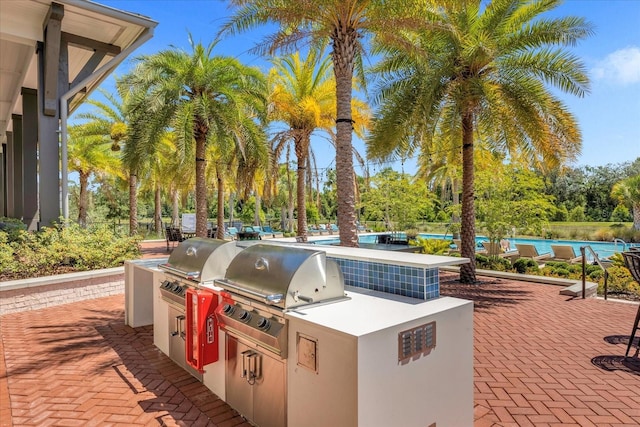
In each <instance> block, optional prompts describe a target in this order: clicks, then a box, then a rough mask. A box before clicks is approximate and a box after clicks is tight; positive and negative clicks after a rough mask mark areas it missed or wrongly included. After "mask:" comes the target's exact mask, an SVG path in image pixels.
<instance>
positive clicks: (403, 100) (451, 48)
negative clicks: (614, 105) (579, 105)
mask: <svg viewBox="0 0 640 427" xmlns="http://www.w3.org/2000/svg"><path fill="white" fill-rule="evenodd" d="M559 2H560V1H559V0H557V1H556V0H545V1H541V0H540V1H538V0H534V1H531V0H494V1H493V2H491V3H490V4H488V5H484V4H482V2H480V1H468V2H458V3H456V2H453V3H451V4H445V5H443V6H442V7H439V8H436V9H434V10H433V11H432V12H431V13H427V14H425V15H424V17H425V20H427V21H429V22H430V25H429V29H428V30H426V31H421V32H418V33H414V34H407V44H411V46H412V48H411V49H401V48H398V47H397V45H396V47H395V48H387V49H385V50H383V52H384V53H385V54H386V57H385V58H384V59H383V61H381V64H380V66H379V67H378V71H379V72H380V73H381V80H380V86H379V88H378V97H377V99H378V101H379V103H380V109H379V114H378V120H377V121H376V125H375V127H374V130H373V132H372V135H371V140H370V145H369V153H370V155H371V156H372V157H383V158H384V157H387V156H389V155H390V154H391V153H394V152H397V151H398V150H399V151H403V150H406V149H407V147H408V146H412V145H418V146H422V147H429V146H430V145H431V144H433V143H434V141H436V140H437V139H439V138H445V139H446V138H451V139H452V140H455V141H458V143H457V146H456V148H455V149H457V150H461V152H462V186H463V189H462V215H461V216H462V233H461V240H462V251H461V252H462V256H464V257H466V258H469V259H470V261H471V262H470V263H469V264H464V265H463V267H462V268H461V269H460V280H461V281H462V282H464V283H473V282H475V281H476V278H475V212H474V161H473V160H474V142H476V141H475V140H476V139H479V140H481V141H483V142H484V143H486V144H487V147H488V149H491V150H497V151H502V152H510V153H514V154H515V153H522V154H525V155H527V156H528V158H529V159H530V161H531V162H532V163H544V164H546V165H549V166H554V165H559V164H562V163H563V162H565V161H568V160H572V159H574V158H575V156H576V155H577V153H579V151H580V147H581V134H580V131H579V129H578V126H577V123H576V120H575V118H574V117H573V115H572V114H571V113H570V112H569V111H567V109H566V107H565V106H564V104H563V103H562V102H561V101H560V100H559V99H558V98H557V97H556V96H555V95H554V94H553V93H552V92H550V90H549V89H548V85H551V86H555V87H556V88H558V89H560V90H562V91H564V92H568V93H571V94H573V95H577V96H583V95H584V94H585V93H586V92H587V91H588V84H589V81H588V77H587V75H586V73H585V67H584V65H583V64H582V63H581V62H580V60H579V59H577V58H576V57H575V56H573V55H571V54H570V53H568V52H567V51H566V49H563V47H564V46H570V45H573V44H575V43H576V42H577V41H578V40H580V39H581V38H583V37H586V36H588V35H590V34H591V32H592V30H591V26H590V25H589V24H588V23H586V22H585V21H584V20H583V19H581V18H576V17H566V18H555V19H554V18H545V17H541V15H542V14H544V13H545V12H548V11H549V10H551V9H553V8H554V7H555V6H557V5H558V3H559Z"/></svg>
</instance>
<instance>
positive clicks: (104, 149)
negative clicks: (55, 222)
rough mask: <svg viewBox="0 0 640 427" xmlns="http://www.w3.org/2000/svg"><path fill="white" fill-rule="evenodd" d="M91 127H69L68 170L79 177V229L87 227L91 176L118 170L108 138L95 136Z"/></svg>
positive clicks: (117, 162)
mask: <svg viewBox="0 0 640 427" xmlns="http://www.w3.org/2000/svg"><path fill="white" fill-rule="evenodd" d="M92 125H93V123H87V124H77V125H73V126H70V127H69V136H70V138H69V159H70V161H69V170H70V171H74V172H77V173H78V176H79V190H80V193H79V198H78V224H80V226H81V227H86V225H87V210H88V205H89V197H88V187H89V179H90V178H91V175H92V174H98V173H101V172H105V173H117V172H118V170H119V169H120V159H119V158H118V157H117V156H116V155H115V153H114V152H113V151H112V150H110V149H109V145H110V143H111V141H110V139H109V136H108V135H96V134H95V133H94V130H93V129H91V127H92ZM87 127H88V128H89V129H87Z"/></svg>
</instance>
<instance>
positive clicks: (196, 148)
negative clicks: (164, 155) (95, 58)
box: [122, 38, 265, 237]
mask: <svg viewBox="0 0 640 427" xmlns="http://www.w3.org/2000/svg"><path fill="white" fill-rule="evenodd" d="M189 40H190V44H191V49H192V51H191V53H187V52H184V51H182V50H177V49H170V50H164V51H161V52H158V53H156V54H154V55H151V56H141V57H139V58H137V60H136V66H135V67H134V69H133V71H132V72H131V73H129V74H128V75H127V76H125V78H124V79H123V81H122V83H123V85H125V86H126V88H127V89H128V90H129V92H130V93H131V94H132V104H131V113H132V123H131V126H132V138H133V140H134V141H136V147H137V148H136V151H135V153H134V154H133V155H132V158H143V157H145V156H147V155H148V154H147V153H149V152H153V151H152V149H153V147H154V144H156V143H157V141H158V138H159V136H160V135H161V134H162V133H163V132H164V131H165V130H166V129H168V128H172V129H173V131H174V132H175V134H176V137H177V145H178V155H180V156H181V157H182V158H189V157H191V158H194V160H195V173H196V178H195V181H196V191H195V198H196V235H197V236H199V237H205V236H206V235H207V216H208V215H207V183H206V159H207V146H210V145H213V144H224V143H225V141H233V142H234V143H235V144H238V145H239V146H242V145H243V144H244V143H245V142H246V137H247V135H253V134H255V132H254V131H253V130H250V129H247V126H246V125H247V123H248V122H251V123H254V121H253V120H249V121H247V120H246V118H247V117H251V118H253V117H255V115H257V114H264V100H265V96H264V93H265V82H264V77H263V75H262V74H261V73H260V71H259V70H258V69H256V68H252V67H246V66H244V65H242V64H241V63H240V62H238V61H237V60H236V59H234V58H230V57H225V56H214V55H213V48H214V47H215V45H216V42H213V43H211V44H209V45H208V46H207V47H204V46H203V45H202V44H200V43H198V44H195V43H194V42H193V40H191V38H190V39H189ZM150 150H151V151H150ZM224 151H225V150H221V151H220V152H224ZM192 156H193V157H192ZM219 191H220V190H219ZM220 231H222V229H221V230H220Z"/></svg>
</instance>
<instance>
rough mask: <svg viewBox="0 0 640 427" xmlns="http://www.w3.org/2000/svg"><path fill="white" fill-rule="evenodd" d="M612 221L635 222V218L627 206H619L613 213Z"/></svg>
mask: <svg viewBox="0 0 640 427" xmlns="http://www.w3.org/2000/svg"><path fill="white" fill-rule="evenodd" d="M611 221H617V222H628V221H633V216H632V215H631V212H629V208H627V207H626V206H625V205H618V206H616V208H615V209H614V210H613V212H612V213H611Z"/></svg>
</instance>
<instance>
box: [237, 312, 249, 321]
mask: <svg viewBox="0 0 640 427" xmlns="http://www.w3.org/2000/svg"><path fill="white" fill-rule="evenodd" d="M238 319H240V320H241V321H243V322H248V321H249V320H251V313H249V312H248V311H244V310H243V311H242V312H241V313H240V316H238Z"/></svg>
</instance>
